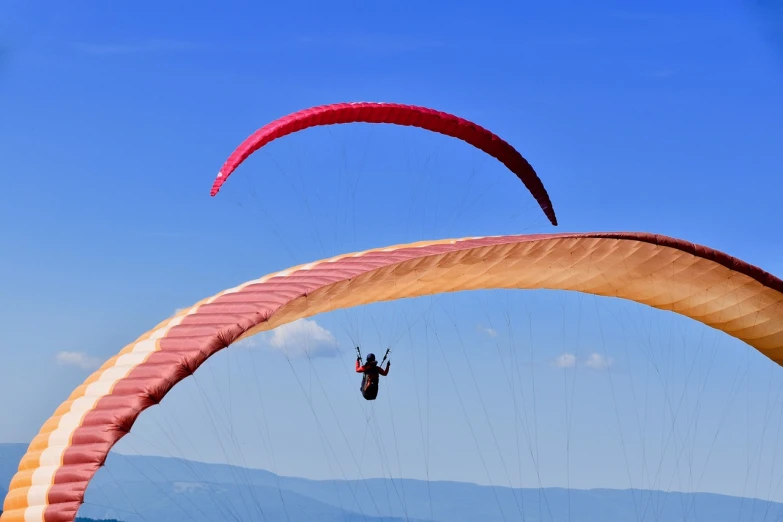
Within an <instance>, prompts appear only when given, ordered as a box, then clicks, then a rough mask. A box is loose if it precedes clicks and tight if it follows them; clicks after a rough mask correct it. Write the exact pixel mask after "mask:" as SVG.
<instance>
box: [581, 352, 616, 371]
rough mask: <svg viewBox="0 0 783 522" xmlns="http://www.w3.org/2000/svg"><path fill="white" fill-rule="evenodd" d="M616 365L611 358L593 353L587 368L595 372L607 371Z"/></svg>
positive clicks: (586, 364)
mask: <svg viewBox="0 0 783 522" xmlns="http://www.w3.org/2000/svg"><path fill="white" fill-rule="evenodd" d="M613 363H614V360H613V359H612V358H611V357H604V356H603V355H601V354H600V353H591V354H590V355H589V356H588V357H587V360H586V361H585V363H584V364H585V366H587V367H589V368H592V369H593V370H606V369H607V368H609V367H610V366H611V365H612V364H613Z"/></svg>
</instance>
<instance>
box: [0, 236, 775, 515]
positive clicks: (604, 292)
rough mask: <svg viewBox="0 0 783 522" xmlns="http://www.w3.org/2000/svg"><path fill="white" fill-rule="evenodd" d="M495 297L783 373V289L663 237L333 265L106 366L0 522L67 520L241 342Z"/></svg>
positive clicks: (236, 291)
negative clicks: (655, 319)
mask: <svg viewBox="0 0 783 522" xmlns="http://www.w3.org/2000/svg"><path fill="white" fill-rule="evenodd" d="M495 288H518V289H539V288H540V289H555V290H557V289H559V290H573V291H578V292H584V293H588V294H593V295H601V296H611V297H619V298H623V299H628V300H632V301H636V302H638V303H643V304H647V305H649V306H651V307H654V308H658V309H662V310H671V311H673V312H676V313H678V314H681V315H684V316H686V317H690V318H692V319H695V320H697V321H700V322H701V323H703V324H705V325H708V326H711V327H713V328H716V329H718V330H720V331H723V332H725V333H727V334H729V335H731V336H733V337H735V338H737V339H740V340H742V341H744V342H745V343H747V344H749V345H750V346H753V347H754V348H756V349H757V350H759V351H760V352H761V353H762V354H764V355H765V356H767V357H769V358H770V359H772V360H773V361H775V362H777V363H778V364H782V363H783V281H781V280H780V279H778V278H776V277H775V276H773V275H771V274H769V273H767V272H764V271H763V270H761V269H759V268H757V267H754V266H751V265H749V264H747V263H745V262H743V261H740V260H738V259H735V258H733V257H731V256H728V255H726V254H723V253H721V252H717V251H715V250H711V249H709V248H706V247H701V246H698V245H694V244H692V243H687V242H684V241H679V240H675V239H671V238H667V237H664V236H654V235H646V234H631V233H626V234H623V233H603V234H601V233H598V234H559V235H542V236H500V237H483V238H469V239H458V240H443V241H429V242H422V243H415V244H407V245H400V246H395V247H388V248H382V249H376V250H370V251H366V252H361V253H357V254H349V255H342V256H338V257H335V258H332V259H327V260H324V261H319V262H314V263H310V264H307V265H303V266H299V267H295V268H290V269H288V270H284V271H282V272H278V273H274V274H270V275H268V276H265V277H262V278H260V279H257V280H253V281H249V282H247V283H245V284H242V285H240V286H237V287H235V288H231V289H228V290H225V291H223V292H221V293H219V294H217V295H215V296H213V297H210V298H208V299H205V300H203V301H201V302H199V303H197V304H195V305H193V306H191V307H190V308H188V309H185V310H182V311H180V312H179V313H177V314H176V315H175V316H174V317H172V318H169V319H167V320H165V321H163V322H162V323H160V324H159V325H158V326H157V327H155V328H154V329H152V330H150V331H149V332H147V333H145V334H144V335H142V336H141V337H139V338H138V339H137V340H136V341H135V342H133V343H131V344H130V345H128V346H126V347H125V348H124V349H123V350H122V351H121V352H120V353H119V354H118V355H116V356H115V357H113V358H111V359H109V360H108V361H107V362H106V363H105V364H104V365H103V366H102V367H101V368H100V369H98V370H97V371H96V372H95V373H93V374H92V375H91V376H90V377H89V378H88V379H87V380H86V381H85V382H84V384H82V385H81V386H79V387H78V388H77V389H76V390H74V391H73V393H72V394H71V396H70V397H69V398H68V399H67V400H66V401H65V402H63V403H62V405H61V406H60V407H59V408H58V409H57V410H56V411H55V413H54V415H53V416H52V417H51V418H50V419H49V420H48V421H47V422H46V423H45V424H44V426H43V427H42V428H41V430H40V432H39V434H38V435H37V436H36V437H35V438H34V439H33V441H32V442H31V444H30V446H29V449H28V451H27V453H26V455H25V456H24V457H23V458H22V461H21V463H20V465H19V471H18V472H17V474H16V475H15V476H14V478H13V480H12V482H11V485H10V488H9V493H8V496H7V497H6V499H5V504H4V512H3V514H2V515H1V516H0V519H1V520H2V522H22V521H29V520H42V521H46V522H65V521H73V520H74V519H75V517H76V514H77V511H78V509H79V507H80V505H81V503H82V502H83V500H84V494H85V490H86V488H87V485H88V483H89V482H90V480H91V479H92V477H93V476H94V475H95V473H96V471H97V470H98V468H99V467H100V466H101V465H103V463H104V462H105V459H106V457H107V455H108V453H109V451H110V450H111V448H112V447H113V446H114V444H116V443H117V442H118V441H119V440H120V439H121V438H122V437H124V436H125V435H126V434H127V433H128V432H129V431H130V429H131V427H132V426H133V424H134V422H135V421H136V419H137V417H138V416H139V414H140V413H141V412H142V411H144V410H145V409H147V408H149V407H150V406H153V405H155V404H157V403H159V402H160V401H161V400H162V398H163V397H164V396H165V395H166V394H167V393H168V392H169V391H170V390H171V389H172V388H173V387H174V386H175V385H176V384H177V383H178V382H180V381H181V380H182V379H184V378H186V377H187V376H189V375H191V374H193V372H194V371H195V370H196V369H197V368H198V367H199V366H200V365H201V364H202V363H204V361H206V360H207V359H208V358H209V357H211V356H212V355H214V354H215V353H217V352H218V351H220V350H222V349H223V348H225V347H226V346H228V345H230V344H231V343H233V342H235V341H237V340H239V339H242V338H245V337H248V336H251V335H253V334H255V333H257V332H261V331H264V330H270V329H273V328H276V327H278V326H281V325H283V324H286V323H289V322H292V321H295V320H297V319H300V318H304V317H308V316H312V315H315V314H318V313H322V312H328V311H331V310H336V309H340V308H347V307H353V306H358V305H363V304H369V303H374V302H380V301H390V300H396V299H402V298H410V297H418V296H423V295H432V294H440V293H445V292H454V291H462V290H479V289H495Z"/></svg>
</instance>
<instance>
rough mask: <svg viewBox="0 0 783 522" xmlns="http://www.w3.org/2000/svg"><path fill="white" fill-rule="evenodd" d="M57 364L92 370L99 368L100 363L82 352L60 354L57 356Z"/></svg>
mask: <svg viewBox="0 0 783 522" xmlns="http://www.w3.org/2000/svg"><path fill="white" fill-rule="evenodd" d="M57 364H60V365H62V366H76V367H78V368H82V369H84V370H94V369H96V368H99V367H100V365H101V361H100V360H98V359H96V358H95V357H90V356H89V355H87V354H86V353H83V352H60V353H58V354H57Z"/></svg>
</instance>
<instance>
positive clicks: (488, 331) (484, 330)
mask: <svg viewBox="0 0 783 522" xmlns="http://www.w3.org/2000/svg"><path fill="white" fill-rule="evenodd" d="M477 328H478V331H479V332H481V333H485V334H487V335H488V336H490V337H497V336H498V332H497V330H495V329H494V328H490V327H488V326H484V325H482V324H480V325H478V327H477Z"/></svg>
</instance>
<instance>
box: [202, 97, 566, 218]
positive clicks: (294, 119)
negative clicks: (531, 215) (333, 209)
mask: <svg viewBox="0 0 783 522" xmlns="http://www.w3.org/2000/svg"><path fill="white" fill-rule="evenodd" d="M345 123H388V124H393V125H405V126H412V127H418V128H421V129H425V130H428V131H431V132H437V133H440V134H445V135H446V136H451V137H453V138H457V139H460V140H462V141H464V142H466V143H469V144H470V145H473V146H474V147H476V148H477V149H479V150H481V151H483V152H485V153H487V154H489V155H491V156H493V157H494V158H496V159H497V160H498V161H500V162H501V163H503V164H504V165H505V166H506V167H507V168H508V169H509V170H510V171H511V172H513V173H514V174H516V175H517V177H519V179H520V180H521V181H522V182H523V183H524V184H525V186H526V187H527V188H528V190H530V192H531V193H532V194H533V197H534V198H535V199H536V201H537V202H538V204H539V205H540V206H541V209H542V210H543V211H544V214H546V216H547V218H549V221H550V222H551V223H552V224H553V225H557V217H556V216H555V210H554V208H553V207H552V202H551V201H550V199H549V194H547V191H546V189H545V188H544V185H543V183H541V180H540V179H539V178H538V175H537V174H536V171H535V170H533V167H532V166H531V165H530V163H528V161H527V160H526V159H525V158H524V157H522V155H521V154H520V153H519V152H517V150H516V149H515V148H514V147H512V146H511V145H509V144H508V143H507V142H505V141H504V140H502V139H501V138H500V137H498V136H496V135H495V134H493V133H492V132H490V131H488V130H487V129H485V128H483V127H481V126H479V125H477V124H475V123H473V122H471V121H468V120H465V119H463V118H460V117H458V116H454V115H452V114H448V113H445V112H440V111H436V110H433V109H428V108H426V107H416V106H412V105H402V104H398V103H337V104H332V105H323V106H320V107H313V108H310V109H305V110H301V111H298V112H294V113H292V114H289V115H288V116H284V117H283V118H280V119H277V120H275V121H273V122H271V123H268V124H267V125H265V126H263V127H261V128H260V129H258V130H257V131H256V132H255V133H253V134H252V135H251V136H250V137H248V138H247V139H246V140H245V141H243V142H242V143H241V144H240V145H239V147H237V148H236V150H235V151H234V152H233V153H232V154H231V155H230V156H229V158H228V159H227V160H226V162H225V163H224V164H223V167H222V168H221V169H220V172H219V173H218V175H217V178H216V179H215V182H214V183H213V184H212V191H211V195H213V196H214V195H216V194H217V193H218V191H219V190H220V187H221V186H223V183H225V182H226V180H227V179H228V177H229V176H230V175H231V173H232V172H234V170H236V168H237V167H239V165H240V164H241V163H242V162H243V161H245V160H246V159H247V158H248V157H249V156H250V155H251V154H253V152H255V151H257V150H258V149H260V148H261V147H263V146H264V145H266V144H268V143H270V142H271V141H274V140H276V139H278V138H281V137H283V136H286V135H288V134H292V133H294V132H298V131H301V130H304V129H308V128H310V127H318V126H321V125H336V124H345Z"/></svg>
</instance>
